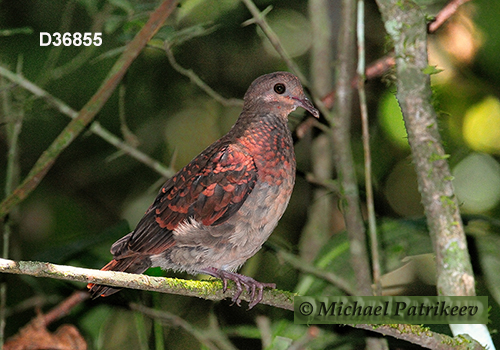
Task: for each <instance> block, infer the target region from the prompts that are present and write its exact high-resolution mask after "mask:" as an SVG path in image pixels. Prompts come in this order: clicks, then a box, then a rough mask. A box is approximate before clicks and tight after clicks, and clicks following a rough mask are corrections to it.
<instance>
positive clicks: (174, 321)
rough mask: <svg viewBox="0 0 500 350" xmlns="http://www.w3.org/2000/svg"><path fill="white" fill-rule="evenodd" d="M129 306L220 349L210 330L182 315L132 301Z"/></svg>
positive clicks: (208, 347)
mask: <svg viewBox="0 0 500 350" xmlns="http://www.w3.org/2000/svg"><path fill="white" fill-rule="evenodd" d="M130 308H131V309H132V310H135V311H138V312H141V313H142V314H144V315H146V316H148V317H150V318H152V319H153V320H159V321H161V322H162V323H165V324H168V325H172V326H174V327H180V328H182V329H184V330H185V331H186V332H188V333H189V334H190V335H192V336H193V337H194V338H196V340H198V341H199V342H200V343H201V344H203V345H204V347H206V348H207V349H213V350H220V347H218V346H217V345H216V344H214V342H213V339H212V337H211V336H210V332H206V331H203V330H201V329H199V328H198V327H195V326H194V325H192V324H191V323H189V322H188V321H186V320H184V319H183V318H182V317H179V316H177V315H175V314H173V313H170V312H168V311H163V310H162V311H160V310H155V309H151V308H149V307H146V306H144V305H139V304H134V303H132V304H130ZM234 349H235V348H231V350H234ZM228 350H229V349H228Z"/></svg>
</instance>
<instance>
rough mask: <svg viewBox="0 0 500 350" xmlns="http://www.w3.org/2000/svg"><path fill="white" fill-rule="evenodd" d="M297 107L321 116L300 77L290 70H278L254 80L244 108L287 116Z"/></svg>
mask: <svg viewBox="0 0 500 350" xmlns="http://www.w3.org/2000/svg"><path fill="white" fill-rule="evenodd" d="M297 107H302V108H304V109H305V110H307V111H308V112H309V113H311V114H312V115H313V116H315V117H316V118H318V117H319V112H318V110H317V109H316V108H314V106H313V104H312V103H311V102H310V101H309V100H308V99H307V98H306V96H305V94H304V89H303V88H302V85H301V84H300V81H299V79H298V78H297V77H296V76H295V75H293V74H291V73H288V72H276V73H270V74H266V75H262V76H260V77H258V78H257V79H255V80H254V81H253V83H252V84H251V85H250V87H249V88H248V90H247V92H246V93H245V97H244V107H243V109H244V110H245V109H247V110H248V109H256V110H257V111H259V112H272V113H275V114H277V115H279V116H282V117H283V118H287V117H288V114H290V113H291V112H292V111H294V110H295V109H296V108H297Z"/></svg>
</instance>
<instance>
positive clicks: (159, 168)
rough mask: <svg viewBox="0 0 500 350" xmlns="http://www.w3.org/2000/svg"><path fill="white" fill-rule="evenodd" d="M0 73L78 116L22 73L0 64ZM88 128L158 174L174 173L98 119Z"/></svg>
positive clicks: (54, 105)
mask: <svg viewBox="0 0 500 350" xmlns="http://www.w3.org/2000/svg"><path fill="white" fill-rule="evenodd" d="M0 75H1V76H3V77H5V78H7V79H9V80H10V81H12V82H13V83H15V84H17V85H19V86H21V87H22V88H24V89H25V90H27V91H29V92H31V93H32V94H33V95H35V96H36V97H38V98H41V99H43V100H44V101H45V102H47V103H48V104H49V105H51V106H52V107H54V108H55V109H56V110H57V111H59V112H60V113H62V114H64V115H66V116H68V117H70V118H71V119H75V118H77V117H78V112H77V111H75V110H74V109H72V108H71V107H70V106H68V105H67V104H66V103H64V102H63V101H61V100H60V99H58V98H57V97H54V96H53V95H51V94H50V93H48V92H47V91H45V90H43V89H42V88H40V87H39V86H38V85H35V84H34V83H33V82H31V81H29V80H28V79H26V78H25V77H23V76H22V75H20V74H16V73H13V72H11V71H10V70H8V69H6V68H4V67H2V66H0ZM89 130H90V131H91V132H92V133H93V134H95V135H97V136H99V137H101V138H102V139H103V140H105V141H107V142H108V143H110V144H111V145H113V146H115V147H116V148H118V149H119V150H121V151H123V152H124V153H126V154H128V155H130V156H131V157H132V158H135V159H136V160H138V161H140V162H141V163H143V164H145V165H147V166H149V167H150V168H152V169H153V170H155V171H156V172H157V173H159V174H160V175H162V176H165V177H170V176H172V175H173V174H174V171H173V170H172V169H171V168H169V167H166V166H165V165H163V164H162V163H160V162H158V161H156V160H154V159H152V158H151V157H149V156H148V155H147V154H145V153H143V152H141V151H140V150H138V149H137V148H135V147H133V146H132V145H130V144H129V143H127V142H124V141H123V140H121V139H120V138H119V137H117V136H116V135H114V134H112V133H111V132H109V131H108V130H107V129H106V128H104V127H103V126H101V124H100V123H99V122H98V121H94V122H92V124H90V127H89Z"/></svg>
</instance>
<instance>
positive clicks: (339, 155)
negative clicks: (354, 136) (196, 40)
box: [326, 0, 373, 295]
mask: <svg viewBox="0 0 500 350" xmlns="http://www.w3.org/2000/svg"><path fill="white" fill-rule="evenodd" d="M355 28H356V2H355V1H351V0H343V1H342V22H341V29H340V34H339V41H338V52H339V53H338V62H339V63H338V65H337V72H336V77H337V82H336V86H335V91H336V95H337V96H338V97H339V98H338V100H337V103H336V104H335V107H334V110H333V111H332V112H330V113H328V115H326V117H327V119H328V121H329V122H330V125H332V143H333V149H334V156H335V158H334V160H335V164H336V167H337V171H338V174H339V176H338V177H339V184H340V187H341V191H342V194H343V198H342V200H343V201H344V203H345V206H344V208H345V211H344V219H345V223H346V230H347V232H348V237H349V243H350V244H349V249H350V252H351V264H352V268H353V270H354V273H355V277H356V286H357V295H373V293H372V290H371V276H370V264H369V262H368V251H367V249H366V237H365V226H364V221H363V217H362V215H361V208H360V199H359V192H358V181H357V178H356V171H355V165H354V159H353V153H352V148H351V137H350V136H351V132H350V125H351V118H352V99H353V89H352V81H353V77H354V73H355V67H356V55H355V48H356V38H355V35H354V33H355Z"/></svg>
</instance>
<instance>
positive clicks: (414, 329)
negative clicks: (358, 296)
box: [354, 324, 485, 350]
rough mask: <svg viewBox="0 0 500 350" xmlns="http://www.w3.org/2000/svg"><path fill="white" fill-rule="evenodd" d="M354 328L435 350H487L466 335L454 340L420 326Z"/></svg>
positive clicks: (358, 325)
mask: <svg viewBox="0 0 500 350" xmlns="http://www.w3.org/2000/svg"><path fill="white" fill-rule="evenodd" d="M354 327H355V328H360V329H366V330H369V331H373V332H377V333H380V334H383V335H389V336H391V337H394V338H397V339H402V340H406V341H408V342H410V343H413V344H417V345H420V346H422V347H424V348H428V349H433V350H485V348H484V347H483V346H481V345H480V344H479V343H478V342H477V341H475V340H474V339H472V338H470V337H469V336H467V335H466V334H465V335H459V336H456V337H454V338H452V337H449V336H447V335H444V334H441V333H436V332H432V331H430V330H429V329H428V328H424V327H421V326H418V325H405V324H389V325H373V324H357V325H354Z"/></svg>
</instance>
